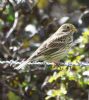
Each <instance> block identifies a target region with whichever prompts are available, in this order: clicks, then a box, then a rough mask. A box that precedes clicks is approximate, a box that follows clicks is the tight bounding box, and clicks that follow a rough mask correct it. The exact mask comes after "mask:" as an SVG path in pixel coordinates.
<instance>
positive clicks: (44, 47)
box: [16, 23, 77, 69]
mask: <svg viewBox="0 0 89 100" xmlns="http://www.w3.org/2000/svg"><path fill="white" fill-rule="evenodd" d="M76 31H77V29H76V28H75V26H74V25H72V24H70V23H66V24H63V25H62V26H61V27H60V28H59V29H58V30H57V31H56V32H55V33H54V34H53V35H51V36H50V37H49V38H48V39H47V40H45V41H44V42H43V43H42V44H41V46H40V47H39V48H38V49H37V50H36V51H35V52H34V53H33V54H32V55H31V56H30V57H29V58H28V59H27V60H26V61H25V62H23V63H22V64H21V65H19V66H17V68H16V69H21V68H24V67H25V66H26V65H27V64H28V63H29V62H31V61H39V60H41V61H42V60H43V61H47V62H54V61H59V60H60V59H62V58H63V57H64V56H66V54H67V52H68V51H69V49H70V47H72V43H73V33H75V32H76Z"/></svg>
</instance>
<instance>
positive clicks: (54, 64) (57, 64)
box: [52, 61, 60, 67]
mask: <svg viewBox="0 0 89 100" xmlns="http://www.w3.org/2000/svg"><path fill="white" fill-rule="evenodd" d="M59 65H60V61H55V62H53V64H52V66H53V67H58V66H59Z"/></svg>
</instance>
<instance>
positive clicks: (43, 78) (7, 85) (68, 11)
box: [0, 0, 89, 100]
mask: <svg viewBox="0 0 89 100" xmlns="http://www.w3.org/2000/svg"><path fill="white" fill-rule="evenodd" d="M67 22H69V23H72V24H74V25H75V26H76V27H77V29H78V33H76V34H75V35H74V40H77V44H76V45H75V46H74V47H73V48H72V49H71V50H70V51H69V53H68V55H67V56H66V57H65V58H64V59H63V60H62V61H63V62H65V63H72V65H68V66H66V65H59V66H55V67H53V66H51V65H48V66H46V68H44V66H43V65H31V66H30V67H31V69H29V66H28V68H27V69H26V70H24V71H23V72H20V71H18V70H16V69H14V68H15V67H16V66H17V65H16V64H12V63H11V62H9V61H10V60H15V61H19V62H21V61H23V60H26V59H27V58H28V57H29V56H30V55H31V54H32V53H33V52H34V51H35V50H36V49H37V48H38V47H39V46H40V44H41V43H42V42H43V41H44V40H45V39H47V38H48V37H49V36H50V35H51V34H52V33H54V32H55V31H56V30H57V29H58V28H59V27H60V26H61V25H62V24H64V23H67ZM3 61H7V62H4V63H3ZM82 62H83V63H82ZM9 63H10V64H9ZM88 97H89V0H0V100H88V99H89V98H88Z"/></svg>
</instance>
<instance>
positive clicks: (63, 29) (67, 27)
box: [58, 23, 77, 34]
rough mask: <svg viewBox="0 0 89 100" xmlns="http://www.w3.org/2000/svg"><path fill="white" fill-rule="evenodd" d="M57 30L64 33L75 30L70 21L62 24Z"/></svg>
mask: <svg viewBox="0 0 89 100" xmlns="http://www.w3.org/2000/svg"><path fill="white" fill-rule="evenodd" d="M58 30H60V32H64V33H66V34H67V33H71V34H73V33H75V32H77V29H76V27H75V26H74V25H73V24H70V23H66V24H63V25H62V26H61V27H60V28H59V29H58Z"/></svg>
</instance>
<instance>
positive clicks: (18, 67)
mask: <svg viewBox="0 0 89 100" xmlns="http://www.w3.org/2000/svg"><path fill="white" fill-rule="evenodd" d="M29 62H31V58H28V59H27V60H26V61H24V62H22V64H20V65H19V66H17V67H16V68H15V69H16V70H23V69H25V67H26V66H27V64H28V63H29Z"/></svg>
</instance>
